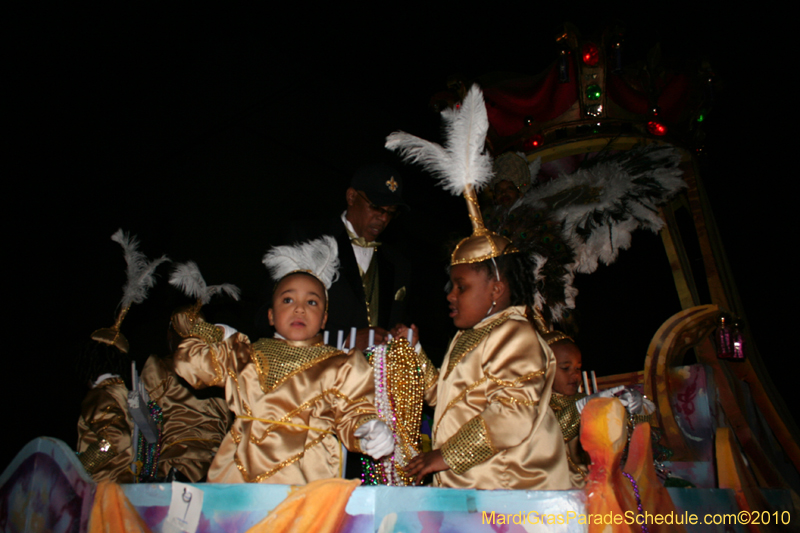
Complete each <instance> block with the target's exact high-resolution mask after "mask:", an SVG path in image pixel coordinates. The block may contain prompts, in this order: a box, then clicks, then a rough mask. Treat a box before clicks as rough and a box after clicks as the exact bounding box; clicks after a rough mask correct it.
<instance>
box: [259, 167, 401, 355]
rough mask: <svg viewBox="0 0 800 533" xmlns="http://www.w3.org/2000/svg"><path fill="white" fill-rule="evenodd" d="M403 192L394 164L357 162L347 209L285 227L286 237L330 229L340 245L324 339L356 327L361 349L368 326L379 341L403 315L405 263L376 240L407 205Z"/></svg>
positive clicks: (291, 238)
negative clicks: (336, 277)
mask: <svg viewBox="0 0 800 533" xmlns="http://www.w3.org/2000/svg"><path fill="white" fill-rule="evenodd" d="M402 193H403V181H402V178H401V176H400V174H399V172H398V171H397V170H396V169H394V168H392V167H389V166H387V165H370V166H366V167H362V168H361V169H359V170H358V171H357V172H356V173H355V175H354V176H353V179H352V180H351V182H350V187H349V188H348V189H347V192H346V194H345V199H346V201H347V210H346V211H345V212H344V213H342V215H341V216H340V217H336V218H333V219H328V220H316V221H314V220H310V221H303V222H302V223H300V224H296V225H294V226H293V227H292V228H291V229H290V230H289V233H288V235H287V239H286V240H287V242H288V243H294V242H302V241H307V240H310V239H315V238H318V237H320V236H322V235H331V236H333V237H334V238H335V239H336V242H337V244H338V246H339V261H340V267H339V278H338V280H337V281H336V282H335V283H334V284H333V285H332V286H331V288H330V289H329V291H328V322H327V326H326V328H325V329H326V330H328V331H329V332H331V337H330V339H329V341H328V342H329V344H336V340H337V339H336V332H337V331H338V330H344V332H345V335H346V336H347V335H349V334H350V328H351V327H355V328H357V330H358V332H357V337H356V347H357V348H359V349H361V350H363V349H364V348H366V347H367V342H368V340H369V331H370V329H371V330H373V331H374V343H375V344H379V343H382V342H385V341H386V339H387V336H388V333H389V331H390V330H391V329H392V328H394V327H395V326H397V325H398V324H400V323H403V322H404V321H405V318H406V317H405V312H406V307H405V302H406V292H407V290H408V285H409V282H410V280H411V275H410V267H409V263H408V261H407V260H406V259H405V258H404V257H403V256H402V255H401V254H399V253H398V252H397V251H396V250H394V249H392V247H391V246H390V245H383V244H381V243H379V242H378V241H377V239H378V237H379V236H380V234H381V233H382V232H383V230H385V229H386V227H387V226H388V225H389V223H390V222H391V221H392V219H393V218H395V217H396V216H397V215H398V214H399V212H400V211H407V210H408V209H409V207H408V206H407V205H406V204H405V202H404V201H403V194H402ZM259 314H260V315H261V314H262V313H259ZM346 338H347V337H346Z"/></svg>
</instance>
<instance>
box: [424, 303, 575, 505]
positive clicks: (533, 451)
mask: <svg viewBox="0 0 800 533" xmlns="http://www.w3.org/2000/svg"><path fill="white" fill-rule="evenodd" d="M421 366H422V368H423V371H424V372H425V378H426V382H427V385H428V388H427V390H426V393H425V399H426V401H427V402H428V403H429V404H431V405H435V406H436V412H435V415H434V422H433V448H434V449H441V452H442V457H443V458H444V460H445V462H446V463H447V465H448V466H449V467H450V469H449V470H444V471H441V472H437V473H436V474H435V476H434V484H435V485H436V486H440V487H452V488H463V489H467V488H473V489H541V490H559V489H570V488H572V485H571V483H570V473H569V466H568V464H567V455H566V451H565V450H564V440H563V438H562V436H561V428H560V427H559V425H558V420H557V419H556V417H555V415H554V414H553V411H552V410H551V409H550V408H549V401H550V393H551V390H552V386H553V379H554V378H555V370H556V362H555V356H554V355H553V352H552V350H550V348H549V347H548V346H547V344H546V343H545V342H544V341H543V340H542V338H541V337H540V336H539V334H538V333H536V331H535V330H534V329H533V327H532V326H531V325H530V323H529V322H528V320H527V318H526V317H525V308H524V307H509V308H508V309H506V310H504V311H502V312H501V313H497V314H496V315H493V316H491V317H488V318H486V319H484V320H483V321H482V322H480V323H479V324H477V325H476V326H475V327H474V328H472V329H468V330H463V331H460V332H458V333H457V334H456V336H455V338H454V339H453V341H452V342H451V343H450V349H449V350H448V354H447V356H446V357H445V359H444V364H443V366H442V369H441V371H440V372H439V375H438V377H437V376H436V373H435V370H434V369H433V366H432V365H431V364H430V362H429V361H424V360H423V361H422V365H421Z"/></svg>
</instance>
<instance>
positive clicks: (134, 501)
mask: <svg viewBox="0 0 800 533" xmlns="http://www.w3.org/2000/svg"><path fill="white" fill-rule="evenodd" d="M557 43H558V57H557V59H556V61H555V62H554V64H553V65H552V66H551V67H550V68H548V69H546V70H545V71H544V72H542V73H541V74H540V75H539V76H536V77H532V78H527V79H495V80H490V79H486V80H484V81H483V92H484V97H485V100H486V107H487V113H488V116H489V121H490V124H491V129H490V133H489V138H488V140H489V146H490V148H491V151H492V153H493V155H495V156H499V155H501V154H503V153H506V152H522V153H523V154H524V157H525V158H526V159H527V160H528V162H530V163H534V162H538V163H537V165H538V168H539V172H538V173H539V176H540V177H541V176H549V179H550V180H558V179H559V176H560V175H563V174H565V173H570V172H574V171H575V170H577V169H580V168H582V165H583V163H584V162H585V161H587V160H591V159H593V158H596V157H598V155H600V156H609V155H610V156H613V155H615V154H625V153H626V152H628V151H630V150H633V149H637V148H641V147H642V146H649V145H656V146H668V147H670V148H672V149H674V150H675V151H676V153H677V154H679V156H680V161H679V167H680V169H681V170H682V177H683V180H684V181H685V183H686V190H685V191H684V192H683V193H681V194H680V195H678V196H676V197H675V198H674V199H672V200H671V201H670V202H669V203H667V204H666V205H663V206H662V207H661V208H660V210H659V212H658V216H659V217H660V219H661V220H662V221H663V227H661V228H660V235H661V238H662V241H663V244H664V248H665V250H666V252H667V256H668V258H669V263H670V266H671V268H672V273H673V278H674V283H675V287H676V289H677V292H678V295H679V298H680V303H681V307H682V310H681V311H680V312H678V313H677V314H675V315H674V316H672V317H671V318H669V319H668V320H667V321H666V322H664V323H663V325H662V326H661V327H660V328H659V329H658V330H657V331H655V332H653V334H652V341H651V343H650V346H649V348H648V350H647V353H646V356H645V357H643V359H642V361H641V365H640V366H639V367H638V368H636V369H633V371H632V372H630V373H626V374H619V375H613V376H598V378H597V385H598V387H599V388H600V389H606V388H609V387H612V386H615V385H626V386H630V387H635V388H640V389H641V390H642V392H643V393H644V394H645V395H646V396H647V398H649V399H651V400H652V401H653V402H654V404H655V405H656V407H657V409H656V412H655V414H654V415H653V416H651V417H650V418H649V419H648V420H647V421H644V422H642V423H639V424H636V425H635V427H634V426H633V425H631V426H630V427H634V429H633V431H630V429H629V424H628V423H627V422H628V416H627V414H626V413H625V411H624V409H623V408H622V407H621V405H620V404H619V403H618V402H615V401H613V400H597V401H594V402H591V403H590V404H589V405H588V406H587V408H586V409H585V410H584V412H583V414H582V423H581V441H582V443H583V445H584V448H585V449H586V451H587V452H588V453H589V455H590V456H591V458H592V465H591V467H590V470H589V475H588V478H587V483H586V487H585V488H584V489H583V490H572V491H477V490H454V489H437V488H431V487H402V486H357V485H358V483H354V482H352V481H346V480H329V481H325V482H317V483H312V484H310V485H308V486H305V487H290V486H285V485H268V484H263V485H258V484H246V485H225V484H204V483H200V484H182V483H171V484H163V483H139V484H125V485H115V484H108V483H101V484H99V485H98V484H95V483H94V482H93V481H92V479H91V477H90V476H89V475H88V474H87V473H86V471H85V470H84V468H83V467H82V465H81V463H80V461H79V460H78V459H77V457H76V455H75V452H74V450H72V449H71V448H70V447H69V446H67V445H66V444H64V443H63V442H61V441H58V440H55V439H49V438H40V439H36V440H35V441H32V442H31V443H30V444H28V445H27V446H26V447H25V448H24V449H23V450H22V451H20V452H19V454H18V455H17V457H16V458H15V459H14V460H13V461H12V462H11V464H10V465H9V466H8V468H7V469H6V470H5V472H4V473H3V474H2V476H0V524H2V527H3V530H4V531H89V530H91V531H100V530H104V531H198V532H212V531H225V532H233V531H342V532H350V531H353V532H355V531H376V532H377V531H380V532H391V531H398V532H399V531H404V532H414V531H419V532H422V531H509V532H513V531H587V530H588V531H639V530H641V531H643V532H646V531H652V532H655V531H785V530H790V529H792V528H794V529H797V528H798V512H800V498H798V492H799V491H800V477H798V471H800V447H798V444H797V442H798V438H800V434H798V430H797V426H796V425H795V423H794V420H793V418H792V415H791V413H790V412H789V411H788V409H787V408H786V405H785V403H784V402H783V400H782V398H781V397H780V396H779V395H778V393H777V391H775V389H774V388H773V387H772V386H771V382H770V380H769V377H768V375H767V373H766V371H765V370H764V368H763V365H762V363H761V359H760V356H759V353H758V348H757V344H756V339H753V338H751V336H750V333H749V330H747V329H746V328H742V327H740V325H739V324H741V321H742V320H743V319H744V318H745V311H744V309H743V307H742V304H741V301H740V299H739V296H738V293H737V290H736V285H735V283H734V280H733V278H732V275H731V273H730V268H729V266H728V263H727V260H726V257H725V253H724V250H723V248H722V246H721V244H720V242H721V241H720V238H719V235H718V231H717V228H716V226H715V222H714V217H713V215H712V213H711V210H710V207H709V202H708V199H707V197H706V192H705V189H704V187H703V182H702V179H701V176H700V174H699V166H698V164H697V160H696V156H697V152H696V150H697V147H698V146H700V145H701V144H702V122H703V120H704V117H705V114H706V113H707V111H708V109H709V108H710V106H711V104H712V102H713V92H714V79H713V76H712V72H711V70H710V68H709V66H708V65H705V64H701V63H698V64H696V65H694V67H693V68H691V69H690V68H684V69H683V70H680V69H671V68H668V67H666V66H665V65H663V64H662V63H661V62H660V58H659V56H658V54H657V53H656V52H654V53H651V54H650V55H649V56H648V61H647V62H646V63H645V64H639V65H636V66H631V65H626V64H625V62H624V58H625V48H624V41H623V40H622V35H621V34H620V32H618V31H616V30H615V29H613V28H611V29H609V30H607V31H606V32H605V33H604V34H603V35H602V36H598V37H597V38H594V39H586V38H582V37H581V36H580V34H579V33H578V32H577V30H575V29H574V28H572V27H570V26H566V27H565V29H564V32H563V34H561V35H559V36H558V38H557ZM466 90H467V87H466V86H465V85H463V84H461V83H459V82H458V81H454V82H453V84H452V85H451V87H450V88H449V89H448V90H447V91H444V92H442V93H440V94H438V95H436V96H435V97H434V99H433V103H434V104H435V105H436V106H439V107H441V106H455V105H458V103H459V102H460V100H461V98H463V97H464V95H465V94H466ZM584 166H585V165H584ZM533 178H536V176H533ZM598 224H601V222H599V221H598ZM689 241H691V242H694V243H697V246H698V247H699V250H700V251H701V255H702V265H701V266H699V267H698V265H697V263H693V262H692V261H690V258H689V254H688V253H687V249H686V244H685V243H687V242H689ZM622 247H624V246H622ZM701 281H702V283H701ZM690 350H693V352H694V355H695V360H696V362H695V363H694V364H688V365H687V364H684V356H685V355H686V354H687V352H689V351H690ZM653 428H655V429H656V434H657V435H659V437H660V440H659V441H658V442H656V443H655V445H657V446H660V447H663V449H665V450H669V454H668V456H664V457H661V458H660V459H661V461H660V465H659V466H661V467H663V468H665V469H666V470H668V471H669V472H670V473H671V474H672V476H673V477H674V478H675V479H680V480H682V481H683V482H685V483H683V486H667V487H666V488H665V487H664V486H663V485H662V481H663V479H659V477H658V476H659V474H658V473H657V471H656V468H655V466H654V461H653V457H654V454H653V446H654V443H653V442H652V439H651V435H652V434H653ZM623 456H624V463H623ZM662 478H663V476H662ZM667 485H670V484H669V483H668V484H667ZM673 485H675V484H673ZM648 517H649V518H648Z"/></svg>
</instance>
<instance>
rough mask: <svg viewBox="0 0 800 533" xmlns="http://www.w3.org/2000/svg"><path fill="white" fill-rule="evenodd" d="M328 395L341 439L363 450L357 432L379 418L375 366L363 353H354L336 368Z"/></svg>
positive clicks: (352, 448) (355, 448) (351, 446)
mask: <svg viewBox="0 0 800 533" xmlns="http://www.w3.org/2000/svg"><path fill="white" fill-rule="evenodd" d="M325 393H326V394H327V396H328V398H329V399H330V402H331V408H332V411H333V417H334V424H335V427H336V433H337V435H338V436H339V440H340V441H341V442H342V443H343V444H344V445H345V447H346V448H347V449H348V450H351V451H362V450H361V447H360V445H359V443H358V440H359V439H358V437H356V436H355V432H356V430H357V429H358V428H359V427H361V426H362V425H363V424H365V423H366V422H368V421H370V420H374V419H377V418H378V411H377V410H376V409H375V405H374V404H373V402H374V399H375V378H374V376H373V373H372V367H371V366H370V365H369V363H368V362H367V360H366V359H365V358H364V355H362V353H361V352H359V351H358V350H353V351H351V352H350V354H349V355H348V357H347V360H346V361H345V362H344V363H343V364H342V365H340V366H339V367H338V368H337V369H336V375H335V376H334V379H333V383H332V385H331V386H330V388H328V389H327V390H326V391H325Z"/></svg>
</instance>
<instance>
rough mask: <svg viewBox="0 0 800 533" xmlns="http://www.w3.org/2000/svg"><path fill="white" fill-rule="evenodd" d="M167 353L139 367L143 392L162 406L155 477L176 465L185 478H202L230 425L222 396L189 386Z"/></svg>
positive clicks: (153, 356)
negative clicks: (174, 368)
mask: <svg viewBox="0 0 800 533" xmlns="http://www.w3.org/2000/svg"><path fill="white" fill-rule="evenodd" d="M173 366H174V365H173V361H172V358H171V357H166V358H162V357H158V356H155V355H152V356H150V357H149V358H148V359H147V362H146V363H145V365H144V369H143V370H142V377H141V379H142V382H143V383H144V386H145V388H146V389H147V393H148V394H149V395H150V398H151V399H152V400H154V401H155V402H156V403H157V404H158V405H159V407H161V409H162V410H163V422H162V424H163V425H162V430H161V449H160V455H159V459H158V471H157V473H156V476H157V477H158V478H165V477H166V476H167V475H168V474H169V471H170V470H171V469H172V468H176V469H177V470H178V472H180V474H182V475H183V476H184V477H185V478H186V479H187V480H188V481H190V482H192V483H197V482H199V481H202V480H204V479H205V477H206V474H207V473H208V468H209V466H211V460H212V459H213V458H214V455H215V454H216V453H217V450H218V449H219V445H220V443H221V442H222V438H223V437H224V436H225V434H226V433H227V431H228V427H229V426H230V421H231V414H230V411H229V410H228V404H227V403H225V399H224V398H222V397H218V396H215V395H213V394H203V392H213V391H210V390H209V391H203V392H198V391H195V390H193V389H192V388H191V387H189V386H188V385H187V384H186V382H185V381H183V380H182V379H181V378H179V377H178V376H177V375H176V374H175V371H174V370H173Z"/></svg>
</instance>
